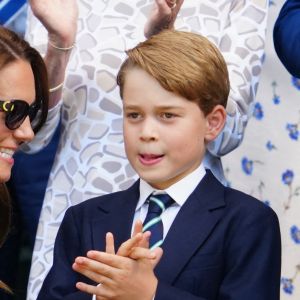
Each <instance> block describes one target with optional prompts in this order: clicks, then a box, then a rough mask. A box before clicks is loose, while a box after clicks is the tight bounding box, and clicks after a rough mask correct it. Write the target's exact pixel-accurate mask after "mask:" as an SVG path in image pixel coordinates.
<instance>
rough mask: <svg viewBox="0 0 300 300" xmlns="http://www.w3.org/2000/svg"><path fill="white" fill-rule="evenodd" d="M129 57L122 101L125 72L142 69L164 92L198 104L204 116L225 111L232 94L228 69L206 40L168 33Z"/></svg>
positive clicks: (140, 46)
mask: <svg viewBox="0 0 300 300" xmlns="http://www.w3.org/2000/svg"><path fill="white" fill-rule="evenodd" d="M126 53H127V55H128V58H127V59H126V60H125V61H124V63H123V64H122V66H121V68H120V71H119V73H118V76H117V82H118V85H119V86H120V94H121V97H123V90H124V84H125V81H126V72H127V71H128V70H130V69H132V68H134V67H139V68H141V69H143V70H144V71H146V72H147V73H148V74H150V75H151V76H153V77H154V78H155V79H156V80H157V81H158V82H159V83H160V85H161V86H162V87H163V88H164V89H166V90H168V91H170V92H173V93H175V94H178V95H180V96H182V97H184V98H186V99H188V100H190V101H193V102H196V103H198V105H199V107H200V108H201V110H202V111H203V113H204V114H205V115H207V114H208V113H210V112H211V111H212V109H213V108H214V107H215V106H216V105H218V104H221V105H223V106H224V107H226V103H227V98H228V94H229V90H230V85H229V78H228V71H227V66H226V63H225V61H224V58H223V56H222V54H221V53H220V51H219V50H218V49H217V47H216V46H214V45H213V44H212V43H211V42H210V41H209V40H208V39H207V38H205V37H203V36H201V35H199V34H195V33H191V32H183V31H175V30H165V31H163V32H161V33H159V34H157V35H154V36H152V37H151V38H149V39H148V40H146V41H144V42H142V43H139V44H138V45H137V46H136V47H134V48H133V49H131V50H128V51H127V52H126ZM137 84H138V83H137Z"/></svg>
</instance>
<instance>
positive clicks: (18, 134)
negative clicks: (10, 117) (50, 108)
mask: <svg viewBox="0 0 300 300" xmlns="http://www.w3.org/2000/svg"><path fill="white" fill-rule="evenodd" d="M14 137H15V138H16V139H17V140H18V141H19V142H30V141H31V140H32V139H33V138H34V132H33V130H32V127H31V123H30V120H29V117H28V116H27V117H26V119H25V120H24V122H23V123H22V124H21V126H20V127H18V128H17V129H15V130H14Z"/></svg>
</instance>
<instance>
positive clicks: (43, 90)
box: [0, 26, 49, 293]
mask: <svg viewBox="0 0 300 300" xmlns="http://www.w3.org/2000/svg"><path fill="white" fill-rule="evenodd" d="M17 60H24V61H26V62H28V63H29V64H30V66H31V69H32V73H33V76H34V82H35V94H36V99H35V101H36V102H37V104H38V106H39V110H40V112H39V114H38V117H37V120H35V121H34V125H33V130H34V132H35V133H36V132H37V131H38V130H39V129H40V128H41V127H42V126H43V124H44V123H45V122H46V119H47V114H48V101H49V88H48V76H47V69H46V66H45V63H44V60H43V58H42V57H41V55H40V54H39V53H38V51H37V50H35V49H34V48H32V47H31V46H30V45H29V44H28V43H27V42H26V41H24V40H23V39H22V38H21V37H19V36H18V35H17V34H16V33H15V32H13V31H11V30H9V29H7V28H5V27H2V26H0V70H1V69H2V68H4V67H6V66H8V65H9V64H10V63H13V62H15V61H17ZM8 100H9V99H8ZM0 172H1V170H0ZM10 217H11V203H10V198H9V194H8V191H7V188H6V186H5V184H4V183H0V247H1V245H2V244H3V242H4V240H5V238H6V236H7V233H8V230H9V225H10ZM0 289H3V290H5V291H6V292H8V293H12V291H11V290H10V288H9V287H8V286H7V285H6V284H5V283H4V282H2V281H1V280H0Z"/></svg>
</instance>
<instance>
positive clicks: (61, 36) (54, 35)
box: [22, 0, 78, 153]
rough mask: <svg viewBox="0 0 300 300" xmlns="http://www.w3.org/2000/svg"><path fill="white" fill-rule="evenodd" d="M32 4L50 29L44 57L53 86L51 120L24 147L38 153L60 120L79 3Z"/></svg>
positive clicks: (49, 0) (47, 0)
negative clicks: (63, 90)
mask: <svg viewBox="0 0 300 300" xmlns="http://www.w3.org/2000/svg"><path fill="white" fill-rule="evenodd" d="M29 4H30V7H31V9H32V12H33V14H34V15H35V16H36V17H37V18H38V19H39V21H40V22H41V23H42V24H43V26H44V27H45V29H46V30H47V33H48V44H47V51H46V55H45V58H44V59H45V63H46V66H47V70H48V78H49V88H50V90H49V91H50V97H49V113H48V118H47V122H46V123H45V125H44V126H43V128H42V129H41V130H40V131H39V132H38V134H37V135H36V136H35V139H34V140H33V141H32V142H31V143H29V144H27V145H24V146H23V148H22V149H23V151H25V152H29V153H30V152H31V153H34V152H37V151H39V150H41V149H42V148H43V147H45V146H46V145H47V144H48V143H49V142H50V140H51V138H52V136H53V134H54V132H55V129H56V127H57V125H58V123H59V120H60V108H61V104H62V101H60V100H61V99H62V88H63V85H64V80H65V72H66V68H67V64H68V62H69V58H70V55H71V52H72V49H73V48H74V45H75V39H76V31H77V18H78V6H77V1H76V0H30V1H29Z"/></svg>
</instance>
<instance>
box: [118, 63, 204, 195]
mask: <svg viewBox="0 0 300 300" xmlns="http://www.w3.org/2000/svg"><path fill="white" fill-rule="evenodd" d="M123 108H124V124H123V125H124V142H125V150H126V153H127V157H128V159H129V161H130V163H131V165H132V166H133V168H134V169H135V170H136V172H137V173H138V174H139V176H140V177H141V178H143V179H144V180H145V181H147V182H148V183H149V184H151V185H152V186H153V187H155V188H157V189H166V188H167V187H169V186H170V185H172V184H174V183H175V182H177V181H179V180H180V179H181V178H183V177H185V176H186V175H187V174H189V173H191V172H192V171H193V170H195V169H196V168H197V167H198V166H199V165H200V163H201V161H202V159H203V156H204V153H205V140H206V138H207V136H206V135H207V127H208V121H207V118H206V117H205V116H204V115H203V113H202V111H201V110H200V108H199V106H198V105H197V104H196V103H194V102H191V101H188V100H187V99H185V98H183V97H180V96H178V95H175V94H173V93H171V92H169V91H167V90H165V89H163V88H162V87H161V85H160V84H159V83H158V81H156V80H155V79H154V78H153V77H152V76H150V75H148V73H146V72H145V71H144V70H142V69H139V68H134V69H131V70H129V71H127V73H126V78H125V85H124V91H123Z"/></svg>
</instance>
